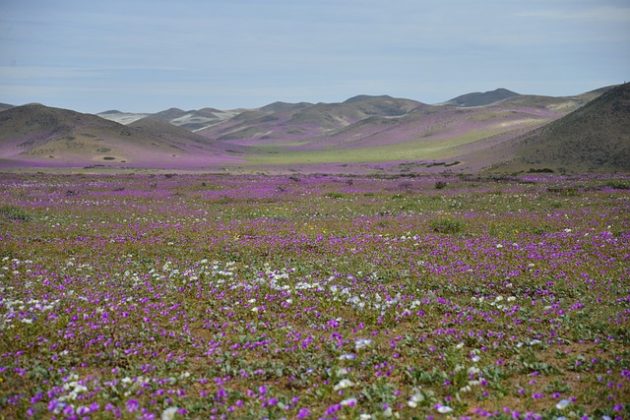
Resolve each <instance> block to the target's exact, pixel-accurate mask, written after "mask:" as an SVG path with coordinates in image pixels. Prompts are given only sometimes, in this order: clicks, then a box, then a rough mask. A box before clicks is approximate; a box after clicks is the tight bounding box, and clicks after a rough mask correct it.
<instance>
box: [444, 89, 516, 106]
mask: <svg viewBox="0 0 630 420" xmlns="http://www.w3.org/2000/svg"><path fill="white" fill-rule="evenodd" d="M513 96H519V94H518V93H516V92H512V91H511V90H507V89H504V88H499V89H495V90H491V91H489V92H472V93H467V94H465V95H460V96H457V97H455V98H453V99H451V100H449V101H448V102H446V103H447V104H450V105H456V106H462V107H468V106H483V105H489V104H492V103H495V102H498V101H502V100H504V99H507V98H511V97H513Z"/></svg>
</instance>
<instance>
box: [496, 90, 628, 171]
mask: <svg viewBox="0 0 630 420" xmlns="http://www.w3.org/2000/svg"><path fill="white" fill-rule="evenodd" d="M505 147H509V148H510V149H511V150H512V151H513V155H514V158H513V159H510V160H509V161H508V162H505V163H501V164H499V165H497V166H496V167H495V169H497V170H524V169H527V168H543V167H545V168H552V169H560V168H563V169H565V170H569V171H581V170H630V83H626V84H624V85H620V86H617V87H614V88H612V89H609V90H607V91H606V92H605V93H603V94H602V95H601V96H599V97H598V98H596V99H594V100H593V101H591V102H589V103H588V104H586V105H585V106H583V107H581V108H579V109H577V110H576V111H574V112H572V113H570V114H568V115H566V116H565V117H563V118H561V119H559V120H557V121H554V122H552V123H550V124H548V125H546V126H544V127H542V128H540V129H538V130H535V131H533V132H531V133H528V134H526V135H524V136H522V137H521V138H519V139H517V140H516V141H515V143H514V144H511V145H506V146H504V148H505Z"/></svg>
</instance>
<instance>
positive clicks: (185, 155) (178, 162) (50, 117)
mask: <svg viewBox="0 0 630 420" xmlns="http://www.w3.org/2000/svg"><path fill="white" fill-rule="evenodd" d="M134 124H135V125H132V126H124V125H121V124H118V123H116V122H113V121H108V120H105V119H103V118H100V117H97V116H95V115H91V114H81V113H78V112H74V111H70V110H66V109H60V108H51V107H46V106H44V105H26V106H20V107H15V108H11V109H9V110H6V111H3V112H1V113H0V159H2V160H5V161H18V162H26V163H28V162H30V163H32V164H34V165H49V166H79V165H86V164H96V163H98V164H118V165H120V164H126V165H129V164H131V165H134V166H153V167H178V166H187V165H202V164H205V163H208V162H211V161H212V160H213V159H215V160H216V159H218V160H219V161H220V160H221V159H223V158H226V159H227V160H234V159H231V158H229V157H227V156H223V155H224V152H223V151H222V150H221V149H220V148H217V147H216V146H215V145H212V144H211V143H210V142H208V140H207V139H204V138H203V137H200V136H197V135H195V134H194V133H191V132H189V131H187V130H185V129H182V128H178V127H173V126H171V125H169V124H165V123H161V122H159V121H158V122H152V121H149V122H146V121H145V122H142V120H140V121H139V122H136V123H134Z"/></svg>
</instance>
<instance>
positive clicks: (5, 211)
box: [0, 205, 32, 222]
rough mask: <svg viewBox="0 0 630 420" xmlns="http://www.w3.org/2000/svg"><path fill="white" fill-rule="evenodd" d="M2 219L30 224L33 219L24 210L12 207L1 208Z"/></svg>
mask: <svg viewBox="0 0 630 420" xmlns="http://www.w3.org/2000/svg"><path fill="white" fill-rule="evenodd" d="M0 217H2V218H3V219H7V220H13V221H19V222H28V221H29V220H31V218H32V217H31V215H30V214H29V213H28V212H27V211H26V210H24V209H23V208H21V207H18V206H11V205H4V206H0Z"/></svg>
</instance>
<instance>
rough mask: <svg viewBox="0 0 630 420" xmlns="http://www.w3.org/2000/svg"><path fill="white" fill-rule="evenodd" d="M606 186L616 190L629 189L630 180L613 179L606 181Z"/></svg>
mask: <svg viewBox="0 0 630 420" xmlns="http://www.w3.org/2000/svg"><path fill="white" fill-rule="evenodd" d="M606 186H607V187H610V188H614V189H616V190H630V181H625V180H620V179H615V180H611V181H608V182H607V183H606Z"/></svg>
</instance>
